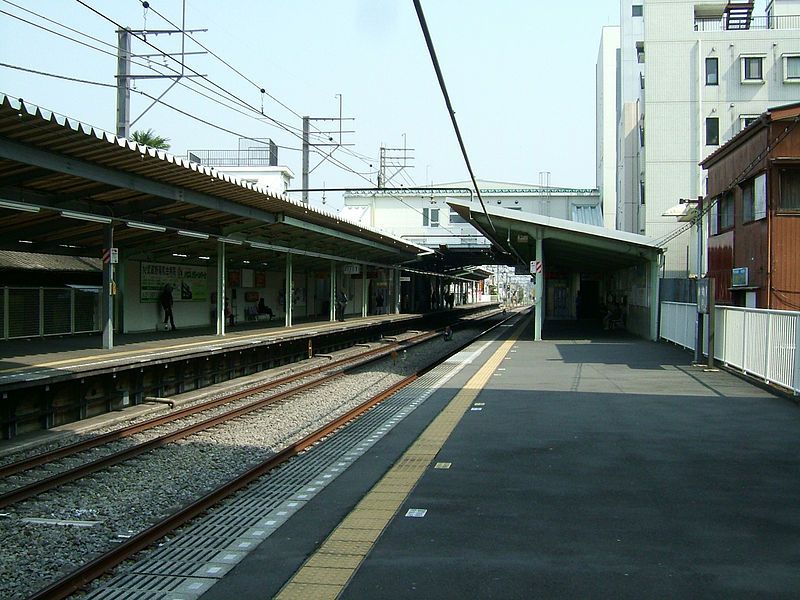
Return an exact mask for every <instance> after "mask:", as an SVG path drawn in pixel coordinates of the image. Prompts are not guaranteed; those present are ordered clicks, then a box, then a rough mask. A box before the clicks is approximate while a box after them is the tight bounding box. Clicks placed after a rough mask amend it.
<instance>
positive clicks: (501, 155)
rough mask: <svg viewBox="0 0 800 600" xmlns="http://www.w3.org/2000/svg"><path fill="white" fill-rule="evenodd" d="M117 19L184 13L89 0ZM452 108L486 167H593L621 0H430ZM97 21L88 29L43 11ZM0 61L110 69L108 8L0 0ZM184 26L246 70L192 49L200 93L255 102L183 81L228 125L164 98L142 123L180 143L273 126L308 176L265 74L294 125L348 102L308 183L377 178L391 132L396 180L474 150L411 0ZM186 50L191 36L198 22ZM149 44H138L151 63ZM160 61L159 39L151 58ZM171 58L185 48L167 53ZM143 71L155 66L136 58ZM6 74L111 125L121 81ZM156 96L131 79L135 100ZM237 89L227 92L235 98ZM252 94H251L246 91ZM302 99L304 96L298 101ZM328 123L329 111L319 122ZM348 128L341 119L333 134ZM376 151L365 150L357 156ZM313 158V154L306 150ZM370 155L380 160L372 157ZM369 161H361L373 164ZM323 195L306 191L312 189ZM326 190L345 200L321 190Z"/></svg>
mask: <svg viewBox="0 0 800 600" xmlns="http://www.w3.org/2000/svg"><path fill="white" fill-rule="evenodd" d="M84 2H85V3H86V4H88V5H89V6H91V7H92V8H94V9H95V10H96V11H98V12H99V13H102V14H104V15H106V16H108V17H109V18H110V19H111V20H113V21H115V22H116V23H119V24H121V25H125V26H128V27H130V28H132V29H145V28H148V29H165V28H170V27H171V26H170V25H169V24H168V23H166V22H165V21H164V20H162V18H161V17H159V16H158V15H157V14H156V13H155V12H154V11H158V12H159V13H161V14H162V15H164V16H166V17H167V18H168V19H170V20H172V21H173V22H174V23H176V24H178V25H179V24H180V20H181V2H180V0H152V1H151V2H150V5H151V7H152V9H153V10H148V11H145V10H144V9H143V7H142V3H141V2H140V0H84ZM422 6H423V9H424V11H425V15H426V18H427V21H428V26H429V28H430V31H431V35H432V38H433V42H434V45H435V47H436V51H437V53H438V57H439V61H440V64H441V67H442V69H443V72H444V78H445V82H446V84H447V87H448V91H449V93H450V97H451V100H452V103H453V107H454V109H455V111H456V117H457V119H458V122H459V126H460V128H461V131H462V134H463V136H464V141H465V143H466V146H467V150H468V153H469V156H470V159H471V162H472V166H473V169H474V170H475V173H476V175H477V177H478V178H480V179H488V180H497V181H509V182H521V183H538V182H539V172H540V171H549V172H550V173H551V175H550V181H551V184H552V185H557V186H566V187H594V185H595V64H596V61H597V51H598V45H599V40H600V31H601V28H602V27H603V26H604V25H616V24H618V22H619V1H618V0H578V1H577V2H575V3H572V5H567V4H564V3H562V2H556V1H550V2H545V1H544V0H492V1H490V2H487V1H486V0H422ZM25 9H27V10H28V11H34V12H35V13H38V14H39V15H41V16H42V17H46V18H48V19H52V21H55V22H56V23H58V24H60V25H64V26H67V27H71V28H73V29H75V30H77V31H79V32H81V33H84V34H88V35H91V36H93V37H95V38H98V40H99V41H97V40H92V39H89V38H86V37H84V36H82V35H81V34H79V33H76V32H74V31H69V30H66V29H64V28H63V27H60V26H59V25H55V24H54V23H52V22H48V21H46V20H44V19H43V18H42V17H40V16H35V15H33V14H31V13H30V12H26V10H25ZM0 11H2V12H0V62H2V63H5V64H10V65H15V66H20V67H24V68H27V69H33V70H38V71H43V72H48V73H54V74H58V75H63V76H67V77H72V78H78V79H84V80H89V81H95V82H100V83H104V84H107V85H108V84H114V83H115V77H114V76H115V73H116V58H115V53H116V49H115V48H116V42H117V36H116V33H115V29H116V25H115V24H114V23H111V22H109V21H108V20H106V19H104V18H103V17H101V16H99V15H98V14H96V13H95V12H92V10H90V9H89V8H87V7H85V6H83V5H82V4H81V3H79V2H77V1H75V0H0ZM9 13H10V14H13V15H16V16H18V17H20V18H22V19H25V20H26V21H31V22H33V23H36V24H38V25H41V26H44V27H47V28H49V29H52V30H54V31H57V32H58V33H60V34H62V35H66V36H69V37H72V38H75V39H77V40H80V41H82V42H84V43H86V44H90V45H92V46H96V47H98V48H101V49H103V50H105V51H107V52H108V53H103V52H100V51H98V50H95V49H92V48H89V47H86V46H83V45H80V44H78V43H76V42H75V41H70V40H68V39H65V38H64V37H61V36H59V35H56V34H54V33H51V32H47V31H43V30H41V29H39V28H36V27H34V26H33V25H31V24H29V23H25V22H23V21H20V20H19V19H17V18H14V17H11V16H9ZM186 27H187V29H190V28H191V29H208V31H207V32H203V33H195V34H193V35H194V37H196V39H197V40H198V41H200V42H202V44H204V45H205V46H206V47H208V48H209V49H210V50H212V51H213V52H215V53H216V54H218V55H219V56H220V57H221V58H223V59H224V60H225V61H227V62H228V63H229V64H230V65H231V66H232V67H234V68H235V69H237V70H238V71H240V72H241V73H242V74H243V75H245V76H246V78H247V79H250V80H251V81H252V82H249V81H248V80H247V79H246V78H243V77H241V76H240V75H237V74H236V73H235V72H234V71H233V70H232V69H231V68H229V67H228V66H226V65H224V64H222V63H221V62H220V61H218V60H217V59H216V58H214V57H213V56H210V55H189V56H187V57H186V61H187V65H188V66H189V67H190V68H191V69H193V70H195V71H196V72H197V73H200V74H203V75H207V77H208V79H209V80H210V82H208V81H203V80H200V79H197V78H194V79H191V80H190V79H183V80H182V82H181V83H184V84H186V85H187V86H191V87H196V85H197V84H198V83H202V84H203V85H205V86H206V87H208V88H210V90H209V91H207V90H202V91H203V93H204V94H207V95H210V96H212V97H213V98H214V99H216V100H220V101H222V98H221V97H220V96H219V95H218V94H220V93H223V92H222V91H221V90H225V91H227V92H230V93H231V94H232V95H233V96H235V97H236V98H237V99H239V100H240V101H241V102H242V103H243V104H244V105H242V104H240V106H239V109H238V110H241V111H243V112H245V113H247V115H243V114H240V113H237V112H234V111H233V110H231V109H229V108H226V107H223V106H221V105H219V104H217V103H214V102H212V101H211V100H209V99H206V98H204V97H202V96H200V95H198V94H197V93H196V92H194V91H190V90H188V89H187V88H185V87H183V86H182V85H177V86H175V87H173V88H172V89H171V90H170V91H169V92H168V93H167V94H166V95H165V96H164V97H163V101H164V102H166V103H169V104H170V105H172V106H174V107H176V108H179V109H181V110H183V111H186V112H188V113H190V114H192V115H195V116H196V117H199V118H200V119H203V120H206V121H209V122H212V123H214V124H216V125H219V126H220V127H223V128H225V129H228V130H230V131H232V132H235V133H227V132H224V131H221V130H219V129H215V128H214V127H212V126H209V125H204V124H202V123H200V122H198V121H196V120H194V119H192V118H190V117H188V116H184V115H182V114H180V113H179V112H176V111H175V110H172V109H170V108H167V107H165V106H160V105H157V106H155V107H154V108H152V109H150V110H149V112H147V113H146V114H145V115H144V116H142V117H141V118H140V120H139V121H138V122H137V123H136V124H135V125H134V127H133V129H148V128H152V129H154V130H155V131H156V132H157V133H158V134H161V135H164V136H166V137H168V138H169V139H170V143H171V144H172V149H171V151H172V152H174V153H175V154H178V155H182V154H184V153H185V152H186V151H187V150H189V149H226V148H230V149H233V148H236V147H237V145H238V135H237V134H240V135H244V136H248V137H254V138H264V137H269V138H272V139H273V140H275V142H276V143H278V144H279V145H282V146H286V147H289V148H291V149H281V150H280V151H279V157H280V163H281V164H285V165H287V166H289V167H290V168H291V169H292V170H293V171H294V172H295V174H296V176H297V178H296V179H295V181H294V182H293V183H294V184H295V186H296V187H300V171H301V159H300V152H299V151H298V150H299V148H300V145H301V142H300V139H299V138H298V137H297V136H295V135H292V134H291V133H289V132H287V131H286V130H284V129H281V128H279V127H276V126H274V125H272V124H270V123H268V122H265V120H264V119H260V120H259V118H260V117H259V115H258V114H257V112H253V110H252V109H253V108H254V109H255V110H256V111H260V110H261V108H262V95H261V93H260V88H262V87H263V88H264V89H265V90H266V91H267V92H268V93H269V94H271V95H272V96H274V97H275V98H277V99H278V100H279V101H280V102H281V103H283V104H284V105H286V106H287V107H289V109H291V111H294V112H291V111H290V110H287V108H285V107H284V106H282V105H281V104H278V103H276V102H275V101H274V100H272V99H271V98H269V97H268V96H264V97H263V111H264V113H266V114H267V115H269V116H271V117H274V118H275V119H277V120H279V121H281V122H282V123H285V124H286V125H289V126H291V127H294V128H298V129H299V128H300V127H301V124H302V122H301V119H300V117H299V116H298V115H301V116H302V115H311V116H319V117H334V116H338V114H339V97H338V96H337V94H341V98H342V105H343V114H344V116H346V117H354V118H355V121H352V122H345V123H344V128H345V129H353V130H355V133H353V134H344V135H343V141H345V142H349V143H352V144H354V145H353V146H352V147H350V150H351V151H353V152H355V153H357V154H358V155H359V157H356V156H354V155H352V154H349V153H348V152H347V151H345V150H344V149H342V148H340V149H337V150H336V151H335V153H334V155H333V156H334V157H335V158H336V159H338V160H339V161H341V162H342V163H344V164H346V165H347V167H349V168H350V169H352V171H356V172H359V173H361V174H362V176H359V175H357V174H355V173H353V172H352V171H350V170H346V169H344V168H342V167H341V166H334V165H332V164H329V163H324V164H322V165H320V166H319V167H318V168H316V169H315V170H314V171H313V172H312V174H311V176H310V185H311V186H312V187H322V186H323V185H325V186H326V187H329V188H330V187H345V186H360V185H363V186H368V185H370V183H369V182H368V181H367V180H366V179H369V180H371V182H372V183H373V184H374V183H375V181H376V175H375V172H376V171H377V168H378V155H379V148H380V146H381V145H384V146H388V147H402V146H403V145H404V142H405V143H406V144H407V146H408V147H409V148H414V152H413V155H414V157H415V159H414V161H413V165H414V168H413V169H410V170H407V171H406V172H405V178H403V177H401V176H398V177H397V178H396V179H395V180H394V181H393V182H392V183H395V184H397V185H400V184H403V185H405V186H410V185H414V184H416V185H422V184H425V183H429V182H435V183H442V182H449V181H459V180H466V179H467V178H468V174H467V170H466V168H465V166H464V162H463V159H462V157H461V154H460V151H459V148H458V145H457V141H456V138H455V135H454V133H453V129H452V126H451V124H450V119H449V118H448V115H447V111H446V108H445V104H444V100H443V98H442V96H441V93H440V91H439V87H438V83H437V81H436V76H435V73H434V70H433V67H432V64H431V61H430V58H429V56H428V52H427V49H426V46H425V41H424V38H423V35H422V32H421V28H420V25H419V22H418V20H417V16H416V12H415V10H414V5H413V2H412V1H411V0H260V1H255V0H228V1H227V2H220V1H218V0H217V1H211V0H187V2H186ZM147 39H148V42H150V43H151V44H153V45H154V46H155V47H156V48H155V49H154V48H152V47H149V46H147V45H146V44H144V43H142V42H139V41H136V40H134V45H133V51H134V53H137V54H145V53H157V52H158V51H165V52H177V51H179V49H180V36H178V35H171V36H167V35H159V36H149V37H148V38H147ZM187 42H188V43H187V48H186V50H187V51H197V50H200V48H198V47H197V45H195V44H194V43H192V42H191V41H190V40H188V41H187ZM146 61H147V59H138V62H140V63H142V64H143V65H145V64H146ZM150 61H151V63H152V66H155V67H158V68H160V69H161V70H162V71H166V69H165V67H164V63H165V59H163V57H153V58H151V59H150ZM166 63H167V65H169V66H173V67H174V66H175V63H174V62H173V61H170V60H166ZM133 73H137V74H144V73H150V74H152V73H153V72H152V71H149V70H148V69H147V68H146V67H145V66H134V67H133ZM169 85H170V83H169V81H167V80H138V81H137V82H136V88H137V90H140V91H142V92H146V93H147V94H150V95H152V96H154V97H157V96H159V95H160V94H161V93H162V92H163V91H164V90H165V89H166V88H167V87H168V86H169ZM0 92H2V93H4V94H7V95H9V96H13V97H21V98H23V99H24V100H25V101H26V102H30V103H33V104H36V105H39V106H41V107H44V108H47V109H49V110H52V111H54V112H57V113H60V114H64V115H67V116H69V117H73V118H76V119H78V120H80V121H83V122H85V123H88V124H90V125H94V126H97V127H99V128H102V129H105V130H108V131H114V129H115V118H116V116H115V106H116V104H115V103H116V94H115V91H114V89H113V88H110V87H98V86H93V85H89V84H86V83H78V82H70V81H65V80H59V79H53V78H48V77H43V76H41V75H36V74H32V73H26V72H21V71H17V70H13V69H10V68H7V67H0ZM150 102H151V101H150V100H149V99H148V98H146V97H144V96H141V95H139V94H137V93H133V95H132V115H133V118H136V117H138V116H139V115H140V114H141V113H142V111H144V110H145V109H146V108H147V106H148V105H149V104H150ZM225 102H226V103H230V104H232V103H233V102H235V101H232V100H231V99H230V98H228V100H225ZM245 105H249V106H245ZM294 113H296V114H294ZM318 125H319V126H320V127H327V126H333V127H338V125H336V124H335V123H327V124H323V123H319V124H318ZM335 137H336V138H338V135H337V136H335ZM361 156H363V157H367V158H366V159H364V160H362V159H361V158H360V157H361ZM318 162H319V158H318V157H315V156H314V155H312V158H311V166H312V167H314V166H315V165H317V163H318ZM370 165H372V166H370ZM364 178H366V179H364ZM320 201H321V195H320V194H312V203H314V204H317V203H319V202H320ZM327 201H328V204H329V208H336V207H337V206H338V205H340V203H341V200H340V198H339V195H337V194H328V195H327Z"/></svg>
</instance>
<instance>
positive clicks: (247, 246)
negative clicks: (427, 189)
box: [0, 95, 430, 267]
mask: <svg viewBox="0 0 800 600" xmlns="http://www.w3.org/2000/svg"><path fill="white" fill-rule="evenodd" d="M111 224H113V227H114V231H113V239H114V241H113V245H114V247H118V248H119V250H120V252H122V253H123V254H124V257H125V258H126V259H141V260H153V261H168V262H175V257H176V256H180V257H181V258H184V259H185V260H187V261H192V260H200V259H201V258H202V257H205V258H207V257H213V256H215V253H216V248H217V246H218V244H219V242H220V241H222V242H225V243H227V246H226V247H227V256H228V258H229V259H232V260H237V259H238V260H247V259H249V258H251V257H255V256H256V255H257V257H258V258H257V260H259V261H262V262H265V261H268V260H269V258H270V257H271V256H273V257H275V258H276V259H279V260H283V257H285V255H286V253H287V252H289V253H292V254H293V255H295V260H294V265H295V267H302V266H304V263H305V264H306V265H308V266H313V265H318V264H319V263H320V259H336V260H343V261H352V262H359V263H366V264H373V265H377V266H399V265H401V264H405V263H412V262H415V261H416V260H417V259H418V258H419V257H420V256H421V255H425V254H430V250H428V249H426V248H424V247H422V246H419V245H417V244H414V243H411V242H408V241H406V240H403V239H401V238H398V237H394V236H392V235H389V234H386V233H384V232H381V231H377V230H375V229H371V228H369V227H365V226H362V225H358V224H355V223H352V222H350V221H347V220H344V219H341V218H340V217H339V216H338V215H336V214H333V213H328V212H325V211H321V210H318V209H315V208H312V207H310V206H308V205H306V204H303V203H300V202H296V201H293V200H290V199H288V198H286V197H284V196H277V195H274V194H271V193H268V192H267V191H266V190H264V189H262V188H259V187H256V186H254V185H252V184H249V183H245V182H242V181H239V180H237V179H235V178H233V177H231V176H229V175H224V174H222V173H220V172H218V171H216V170H214V169H212V168H209V167H205V166H202V165H199V164H197V163H190V162H188V161H186V160H184V159H182V158H179V157H176V156H173V155H171V154H169V153H168V152H164V151H160V150H155V149H153V148H149V147H146V146H142V145H139V144H137V143H135V142H132V141H130V140H126V139H121V138H117V137H116V136H114V135H112V134H110V133H107V132H104V131H100V130H97V129H95V128H92V127H90V126H87V125H84V124H82V123H78V122H76V121H73V120H70V119H68V118H65V117H61V116H58V115H55V114H53V113H50V112H47V111H44V110H42V109H39V108H37V107H35V106H31V105H29V104H26V103H24V102H23V101H21V100H14V99H11V98H9V97H6V96H2V95H0V249H5V250H14V251H22V252H35V253H43V254H61V255H74V256H91V257H100V256H101V255H102V253H103V250H104V235H105V234H107V229H108V227H107V226H108V225H111Z"/></svg>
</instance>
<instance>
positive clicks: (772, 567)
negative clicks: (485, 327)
mask: <svg viewBox="0 0 800 600" xmlns="http://www.w3.org/2000/svg"><path fill="white" fill-rule="evenodd" d="M510 331H511V330H510V329H509V330H507V332H509V333H510ZM498 345H499V344H497V343H495V344H492V346H490V347H489V348H487V350H486V351H484V353H483V354H482V355H481V356H480V360H478V361H476V362H475V364H472V365H468V366H467V367H466V368H465V369H464V370H463V371H462V372H461V373H459V374H458V375H457V376H456V377H454V378H453V379H451V380H450V382H449V383H448V384H447V387H446V388H444V389H441V390H439V391H437V392H436V393H434V394H433V395H432V396H431V397H430V398H429V399H428V400H427V401H426V402H425V404H423V405H422V406H420V408H418V409H417V410H416V411H415V412H414V413H412V414H411V415H410V416H409V417H408V418H406V419H405V420H404V421H403V422H401V423H400V424H398V426H397V427H396V428H395V430H394V431H393V432H392V433H390V434H389V435H387V436H386V437H385V438H384V439H383V440H382V441H381V442H379V443H377V444H376V445H375V446H374V447H373V448H372V449H371V450H370V451H369V452H368V453H367V454H365V455H364V456H363V457H362V458H360V459H359V460H358V461H357V462H356V463H354V464H353V465H352V466H351V467H350V468H349V469H348V470H347V472H346V473H345V474H343V475H342V476H341V477H339V478H338V479H337V480H336V481H335V482H334V483H333V484H331V485H330V486H328V488H326V489H325V491H324V492H323V493H321V494H319V495H318V496H317V497H316V498H314V500H313V501H311V502H309V504H308V505H307V506H306V507H305V508H304V509H303V510H301V511H300V512H298V513H297V514H296V515H295V516H294V517H293V518H292V519H291V520H290V521H289V522H287V523H286V524H285V525H283V526H282V527H281V528H280V529H279V530H278V531H276V532H275V534H273V535H272V536H271V537H270V538H268V539H267V540H266V541H265V542H264V543H263V544H261V545H260V546H259V547H258V549H257V550H256V551H254V552H253V553H252V554H251V555H250V556H249V557H248V558H247V559H245V560H244V561H243V562H242V563H240V564H239V565H238V566H237V567H236V568H235V569H234V570H233V571H231V573H229V574H228V576H227V577H226V578H225V579H224V580H223V581H221V582H220V583H219V584H217V585H215V586H214V587H213V588H212V589H211V590H210V591H209V592H208V593H207V594H206V595H205V596H203V598H204V600H206V599H208V600H213V599H215V598H237V600H247V599H249V598H267V597H271V596H272V595H274V594H275V593H276V592H277V591H278V590H279V589H280V587H281V586H282V584H283V582H285V581H286V580H287V579H288V577H290V576H291V574H292V573H293V572H294V570H295V569H296V568H298V567H299V566H300V564H301V563H302V562H303V561H304V560H305V558H306V557H307V556H308V555H310V554H311V553H312V552H313V551H314V550H315V548H316V547H317V546H318V545H319V543H320V542H321V541H322V540H323V539H324V538H325V537H326V536H327V534H328V533H329V532H330V530H331V529H332V528H333V527H335V526H336V524H337V523H338V522H339V521H340V520H341V519H342V518H343V517H344V516H345V515H346V514H347V513H348V512H349V510H350V508H351V507H352V506H353V504H355V502H357V500H358V499H359V498H360V497H361V496H362V495H363V494H364V493H365V492H366V491H367V490H368V489H369V488H370V487H371V486H372V485H373V484H374V483H375V482H376V481H377V480H378V479H380V477H381V475H382V474H383V473H384V472H385V470H386V469H388V467H389V466H390V465H391V463H392V462H393V461H394V460H396V458H397V456H399V454H400V453H402V452H403V451H404V450H405V448H406V447H408V445H409V444H410V443H411V441H412V440H413V439H414V438H415V437H416V436H417V435H419V432H420V431H422V429H424V427H425V426H426V425H427V423H428V422H429V421H430V420H431V419H432V418H433V417H434V416H435V414H436V413H437V412H438V410H440V409H441V407H442V406H444V405H445V404H446V403H447V402H448V401H449V399H450V398H452V397H453V396H454V395H455V394H456V392H457V391H458V388H459V386H462V385H464V383H465V382H466V381H467V379H468V378H469V377H470V376H471V375H473V374H474V373H475V372H476V371H477V369H478V368H479V367H480V365H481V364H482V363H483V362H485V361H486V359H487V358H489V357H490V356H491V355H492V353H493V352H494V351H495V349H496V348H497V347H498ZM690 362H691V355H690V354H689V353H688V352H686V351H683V350H680V349H677V348H675V347H674V346H672V345H670V344H667V343H663V342H662V343H654V342H648V341H643V340H640V339H635V338H632V337H627V336H625V335H624V334H616V333H614V332H612V333H611V334H606V335H603V334H602V332H600V333H598V334H597V336H596V337H594V338H593V339H591V340H587V339H580V338H579V337H570V336H568V335H564V336H562V339H550V340H546V341H544V342H536V343H535V342H532V341H530V329H528V330H527V331H526V332H525V333H524V335H523V336H522V337H520V339H519V341H518V343H516V344H515V346H514V348H512V350H511V351H510V352H509V354H507V356H506V359H505V360H503V361H502V363H501V365H500V367H499V368H498V369H497V370H496V371H495V372H494V374H493V375H492V376H491V377H490V378H489V381H488V383H487V385H486V387H485V388H484V389H483V391H482V392H481V393H480V395H479V396H478V398H477V399H476V400H475V405H474V407H475V408H480V410H468V411H467V412H466V413H465V415H464V417H463V418H462V420H461V421H460V423H459V424H458V426H457V427H456V429H455V431H454V432H453V434H452V435H451V436H450V438H449V439H448V440H447V442H446V443H445V444H444V446H443V448H442V449H441V451H440V452H439V454H438V456H437V458H436V460H437V461H443V462H449V463H452V464H451V466H450V468H449V469H435V468H433V465H431V466H430V468H429V469H428V470H427V471H426V472H425V474H424V475H423V477H422V479H421V480H420V481H419V483H418V484H417V485H416V487H415V488H414V489H413V490H412V492H411V494H410V495H409V497H408V498H407V500H406V502H405V503H404V505H403V506H402V508H401V510H400V511H398V513H397V514H396V515H395V518H394V519H393V520H392V521H391V522H390V524H389V526H388V527H387V528H386V530H385V531H384V533H383V535H382V536H381V537H380V538H379V539H378V541H377V543H376V544H375V546H374V548H373V550H372V551H371V553H370V554H369V555H368V556H367V559H366V560H365V562H363V563H362V565H361V566H360V568H359V569H358V570H357V571H356V572H355V573H354V575H353V576H352V578H351V580H350V582H349V585H348V587H347V588H346V589H345V591H344V593H343V595H342V596H341V597H342V598H345V599H365V598H369V599H372V598H424V599H428V598H437V599H441V598H459V599H463V598H498V599H500V598H502V599H509V598H544V599H550V598H553V599H562V598H563V599H566V598H569V599H575V598H581V599H586V598H609V599H628V598H630V599H641V598H659V599H661V598H680V599H686V598H724V599H739V598H741V599H745V598H747V599H754V598H787V599H788V598H792V599H795V598H800V408H798V406H797V405H795V404H794V403H793V402H792V401H791V400H790V399H787V398H785V397H778V396H775V395H772V394H771V393H769V392H768V391H765V390H763V389H761V388H760V387H756V386H754V385H752V384H750V383H747V382H746V381H743V380H742V379H741V378H739V377H736V376H734V375H732V374H730V373H726V372H714V373H708V372H704V371H703V370H702V369H700V368H698V367H692V366H691V365H690ZM481 404H482V405H481ZM409 508H418V509H425V510H426V511H427V512H426V513H425V516H424V517H421V518H414V517H407V516H405V515H406V511H407V509H409Z"/></svg>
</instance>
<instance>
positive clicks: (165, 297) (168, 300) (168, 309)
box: [158, 284, 177, 331]
mask: <svg viewBox="0 0 800 600" xmlns="http://www.w3.org/2000/svg"><path fill="white" fill-rule="evenodd" d="M158 301H159V302H160V303H161V308H163V309H164V329H167V323H169V326H170V327H172V331H175V329H177V328H176V327H175V319H174V317H173V316H172V304H173V299H172V286H171V285H170V284H167V285H165V286H164V289H163V290H162V291H161V295H160V296H159V298H158Z"/></svg>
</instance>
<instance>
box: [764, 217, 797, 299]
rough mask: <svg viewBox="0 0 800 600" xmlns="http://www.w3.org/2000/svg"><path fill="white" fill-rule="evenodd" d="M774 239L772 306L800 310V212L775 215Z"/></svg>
mask: <svg viewBox="0 0 800 600" xmlns="http://www.w3.org/2000/svg"><path fill="white" fill-rule="evenodd" d="M772 240H773V242H772V248H771V250H772V253H771V254H772V261H771V262H772V289H771V294H770V305H769V308H774V309H778V310H800V214H798V215H796V216H793V215H792V216H780V215H779V216H775V217H774V218H773V221H772Z"/></svg>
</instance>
